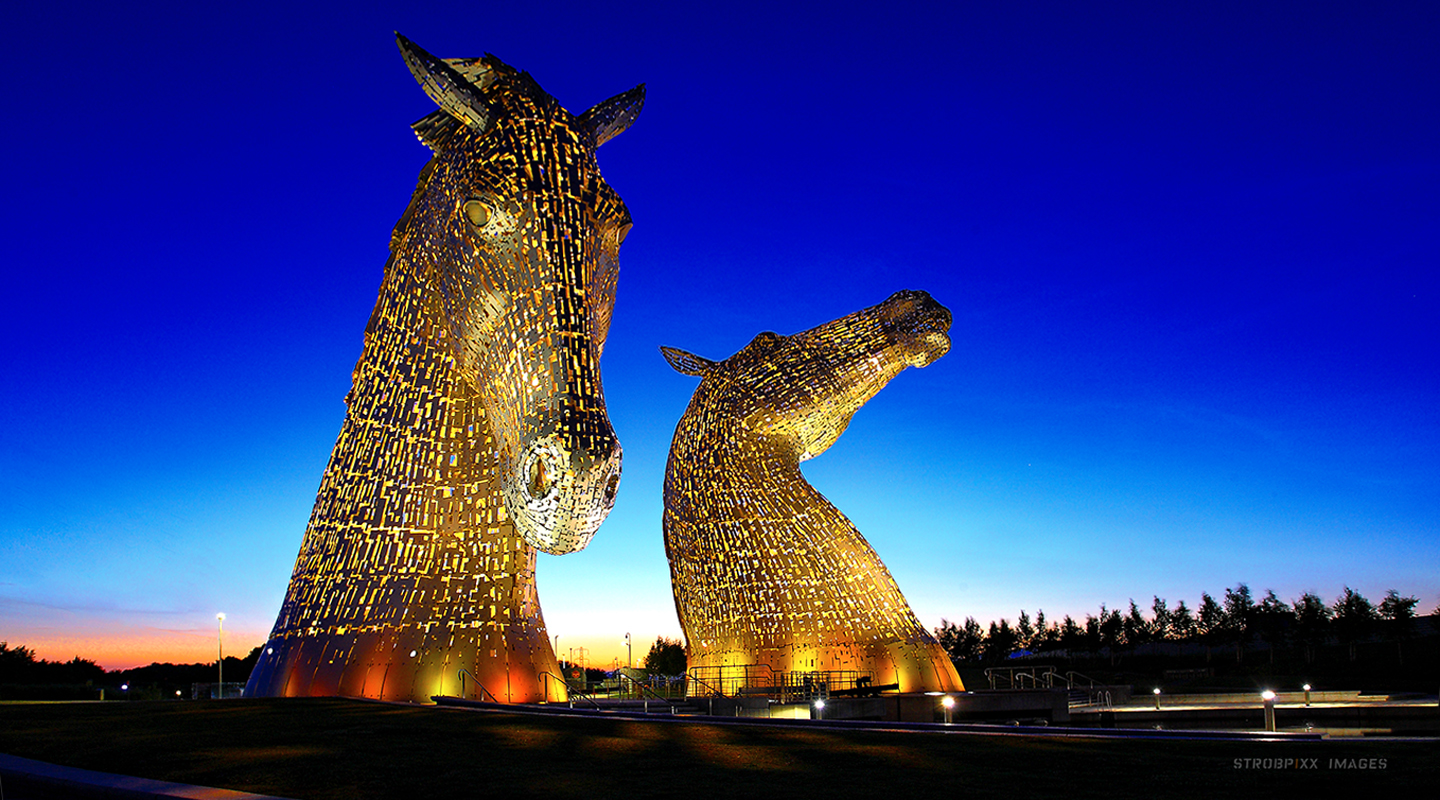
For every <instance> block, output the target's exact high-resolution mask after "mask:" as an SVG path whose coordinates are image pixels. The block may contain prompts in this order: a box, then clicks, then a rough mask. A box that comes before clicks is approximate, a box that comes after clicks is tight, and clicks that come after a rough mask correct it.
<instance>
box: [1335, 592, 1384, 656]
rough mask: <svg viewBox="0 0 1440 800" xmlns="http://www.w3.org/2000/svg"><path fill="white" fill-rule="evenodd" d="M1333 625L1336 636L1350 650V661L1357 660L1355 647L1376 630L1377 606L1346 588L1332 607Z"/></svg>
mask: <svg viewBox="0 0 1440 800" xmlns="http://www.w3.org/2000/svg"><path fill="white" fill-rule="evenodd" d="M1332 611H1333V612H1334V616H1333V617H1332V620H1333V622H1332V624H1333V626H1334V629H1335V635H1336V636H1338V637H1339V638H1340V641H1341V642H1343V643H1344V644H1346V645H1348V646H1349V648H1350V660H1351V661H1354V660H1355V645H1356V644H1358V643H1359V642H1360V641H1361V640H1363V639H1366V638H1368V637H1369V636H1370V634H1371V633H1372V632H1373V631H1374V629H1375V606H1373V605H1371V603H1370V601H1369V600H1367V599H1365V596H1364V595H1362V594H1360V593H1359V592H1357V591H1354V590H1353V589H1351V588H1350V587H1349V586H1346V587H1345V592H1344V594H1341V595H1340V597H1338V598H1336V600H1335V605H1334V606H1333V607H1332Z"/></svg>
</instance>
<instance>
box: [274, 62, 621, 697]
mask: <svg viewBox="0 0 1440 800" xmlns="http://www.w3.org/2000/svg"><path fill="white" fill-rule="evenodd" d="M397 38H398V39H399V44H400V50H401V53H402V55H403V56H404V59H405V62H406V64H407V65H409V67H410V70H411V72H413V73H414V75H415V77H416V79H417V80H418V81H419V82H420V84H421V86H422V87H424V89H425V91H426V92H427V93H428V94H429V95H430V96H431V97H432V98H433V99H434V100H435V101H436V102H437V103H438V104H439V105H440V108H439V109H438V110H437V111H435V112H433V113H431V114H429V115H427V116H425V117H424V118H422V119H421V120H419V121H418V122H416V123H415V124H414V125H413V126H412V127H413V128H414V130H415V132H416V134H417V135H418V136H419V137H420V140H421V141H422V142H424V143H425V144H426V145H427V146H429V148H430V149H431V150H432V151H433V153H434V157H433V158H432V159H431V160H430V162H429V163H428V164H426V165H425V167H424V169H423V170H421V173H420V179H419V182H418V185H417V186H416V189H415V192H414V195H413V196H412V197H411V200H410V204H409V207H408V208H407V209H406V211H405V213H404V215H403V216H402V217H401V219H400V222H399V223H398V224H397V225H396V226H395V230H394V233H393V235H392V237H391V245H390V260H389V262H388V263H387V264H386V265H385V276H384V280H383V282H382V284H381V287H380V296H379V299H378V300H377V301H376V303H375V310H374V312H373V313H372V314H371V316H370V321H369V323H368V325H367V326H366V328H365V347H364V351H363V352H362V354H361V356H360V360H359V362H358V363H357V364H356V366H355V373H354V378H353V383H352V388H351V391H350V393H349V395H347V397H346V404H347V406H348V411H347V414H346V417H345V422H344V424H343V425H342V426H341V430H340V435H339V437H338V438H337V440H336V442H335V448H334V450H333V451H332V452H331V455H330V463H329V466H328V467H326V470H325V474H324V476H323V478H322V479H321V484H320V490H319V492H318V493H317V495H316V498H315V508H314V511H313V512H312V513H311V517H310V524H309V526H308V528H307V529H306V531H305V538H304V540H303V542H302V543H301V546H300V554H299V556H298V558H297V559H296V562H295V569H294V572H293V573H292V574H291V578H290V586H289V588H288V589H287V591H286V596H285V601H284V604H283V605H282V606H281V609H280V613H279V615H278V617H277V619H276V622H275V627H274V629H273V630H272V632H271V634H270V639H269V641H268V642H267V643H266V646H265V648H264V650H263V651H262V654H261V657H260V660H259V662H258V663H257V664H256V666H255V669H254V670H253V672H252V673H251V677H250V682H249V684H248V685H247V687H246V694H247V695H252V696H275V695H282V696H294V695H337V694H338V695H344V696H355V697H374V698H379V699H385V700H408V701H412V702H428V701H429V700H430V698H431V697H432V696H434V695H439V694H461V695H465V696H470V697H480V698H484V699H490V700H501V701H504V702H511V701H517V702H519V701H524V702H528V701H536V700H546V699H550V700H560V699H564V698H565V696H566V694H567V691H566V688H565V684H564V681H563V680H561V679H560V678H559V673H560V668H559V665H558V663H557V661H556V658H555V654H554V652H553V650H552V646H551V642H550V638H549V636H548V634H547V632H546V629H545V623H544V620H543V618H542V616H541V613H540V601H539V597H538V593H537V591H536V584H535V566H536V552H537V549H538V550H543V551H545V552H548V553H554V554H564V553H570V552H574V551H576V550H579V549H581V548H583V547H585V546H586V545H587V544H588V543H589V542H590V539H591V537H593V536H594V534H595V530H596V528H598V527H599V525H600V523H601V522H602V521H603V520H604V519H605V516H606V515H607V514H608V513H609V511H610V508H611V506H612V505H613V503H614V501H615V492H616V488H617V486H618V484H619V480H620V445H619V443H618V442H617V441H616V438H615V432H614V431H613V430H612V429H611V427H610V422H609V420H608V418H607V417H606V413H605V400H604V394H603V392H602V390H601V383H600V354H601V351H602V350H603V349H604V346H605V336H606V333H607V332H608V330H609V327H610V314H611V311H612V309H613V308H614V304H615V283H616V277H617V275H618V272H619V249H620V243H621V241H623V240H624V238H625V234H626V233H627V232H628V231H629V229H630V215H629V212H628V211H627V210H626V208H625V204H624V203H623V202H622V201H621V200H620V197H619V196H618V195H617V194H616V193H615V191H614V190H613V189H611V188H610V186H609V184H607V183H606V182H605V180H604V179H603V178H602V177H601V175H600V169H599V167H598V165H597V163H596V161H595V151H596V148H598V147H599V146H600V145H602V144H604V143H605V142H606V141H608V140H610V139H611V138H613V137H614V136H616V135H617V134H619V133H620V132H622V131H624V130H625V129H626V128H627V127H628V126H629V125H630V123H631V122H633V121H634V119H635V117H636V116H637V115H638V114H639V113H640V108H641V105H642V104H643V102H644V87H643V85H642V86H639V87H636V88H635V89H632V90H630V91H628V92H625V93H623V94H620V95H618V96H616V97H614V98H611V99H610V100H606V101H604V102H602V103H600V104H599V105H596V106H595V107H593V108H591V109H590V110H588V111H586V112H585V113H583V114H580V115H578V116H577V115H573V114H571V113H570V112H568V111H566V110H565V109H564V108H562V107H561V106H560V104H559V103H558V102H556V100H555V99H554V98H552V97H551V96H550V95H548V94H546V93H545V92H544V91H543V90H542V89H541V88H540V87H539V85H537V84H536V83H535V81H534V80H533V79H532V78H531V77H530V76H529V75H528V74H526V73H523V72H519V71H517V70H515V69H512V68H511V67H509V66H507V65H505V64H504V63H503V62H501V61H500V60H499V59H497V58H495V57H494V56H488V55H487V56H485V57H483V58H467V59H440V58H436V57H435V56H432V55H431V54H429V53H427V52H425V51H424V50H423V49H421V48H420V47H419V46H417V45H416V44H414V43H413V42H411V41H410V40H408V39H406V38H405V37H403V36H399V35H398V34H397Z"/></svg>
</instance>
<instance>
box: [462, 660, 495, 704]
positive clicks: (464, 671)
mask: <svg viewBox="0 0 1440 800" xmlns="http://www.w3.org/2000/svg"><path fill="white" fill-rule="evenodd" d="M466 675H469V676H470V680H473V681H475V685H476V686H479V687H480V692H481V695H480V699H481V700H484V699H485V695H487V694H488V695H490V701H491V702H492V703H498V702H500V698H498V697H496V696H495V693H494V692H492V691H490V690H489V689H486V688H485V684H483V683H481V682H480V679H479V678H477V677H475V673H473V672H471V671H470V670H468V669H465V668H464V667H461V668H460V674H459V676H458V677H459V678H460V696H461V697H464V696H465V676H466Z"/></svg>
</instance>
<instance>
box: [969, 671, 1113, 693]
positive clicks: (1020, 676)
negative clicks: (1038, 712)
mask: <svg viewBox="0 0 1440 800" xmlns="http://www.w3.org/2000/svg"><path fill="white" fill-rule="evenodd" d="M985 677H986V679H988V680H989V681H990V688H991V689H1026V688H1029V689H1056V688H1059V686H1060V685H1063V686H1064V688H1066V689H1074V688H1076V687H1077V686H1081V685H1083V686H1085V687H1086V688H1094V687H1096V686H1100V685H1101V684H1100V682H1099V681H1097V680H1095V679H1094V678H1091V677H1090V676H1089V675H1082V674H1080V673H1078V672H1076V671H1074V670H1071V671H1069V672H1066V673H1064V674H1063V675H1062V674H1061V673H1059V672H1057V671H1056V670H1055V668H1054V667H988V668H986V670H985ZM1082 682H1083V684H1082ZM1027 684H1028V686H1027Z"/></svg>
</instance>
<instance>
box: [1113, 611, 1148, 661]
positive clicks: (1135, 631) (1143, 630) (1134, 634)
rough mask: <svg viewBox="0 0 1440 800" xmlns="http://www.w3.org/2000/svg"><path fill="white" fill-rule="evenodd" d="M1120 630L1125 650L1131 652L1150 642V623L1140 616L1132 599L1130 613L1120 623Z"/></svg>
mask: <svg viewBox="0 0 1440 800" xmlns="http://www.w3.org/2000/svg"><path fill="white" fill-rule="evenodd" d="M1120 629H1121V632H1122V634H1123V635H1124V637H1125V649H1127V650H1132V651H1133V650H1134V649H1135V648H1136V647H1139V646H1140V645H1142V644H1144V643H1145V642H1147V641H1149V640H1150V623H1149V622H1147V621H1146V620H1145V617H1144V616H1142V615H1141V614H1140V608H1139V607H1138V606H1136V605H1135V600H1134V598H1131V600H1130V611H1129V613H1127V614H1126V615H1125V619H1124V620H1122V621H1121V623H1120Z"/></svg>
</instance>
